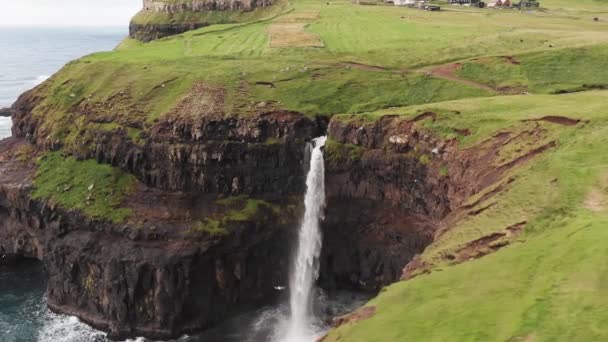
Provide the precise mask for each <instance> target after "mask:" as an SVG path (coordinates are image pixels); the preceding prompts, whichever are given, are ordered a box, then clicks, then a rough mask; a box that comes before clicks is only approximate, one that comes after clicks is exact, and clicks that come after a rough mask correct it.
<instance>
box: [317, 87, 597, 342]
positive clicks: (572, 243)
mask: <svg viewBox="0 0 608 342" xmlns="http://www.w3.org/2000/svg"><path fill="white" fill-rule="evenodd" d="M607 96H608V92H606V91H597V92H586V93H578V94H569V95H560V96H555V95H553V96H550V95H531V96H510V97H496V98H491V99H474V100H461V101H455V102H447V103H439V104H433V105H427V106H423V107H416V108H407V109H404V110H403V111H399V110H397V112H401V113H402V114H403V115H406V116H411V115H414V114H415V113H416V112H418V111H419V110H429V109H432V110H434V111H436V112H438V113H440V114H439V118H438V121H437V126H430V127H429V128H430V129H435V130H436V132H437V133H439V134H441V133H442V132H447V131H449V130H448V129H444V128H446V127H456V128H463V127H468V128H471V129H473V130H472V135H471V136H469V137H466V138H464V139H463V141H462V143H463V145H464V146H467V145H469V144H473V143H475V142H478V141H480V140H483V139H485V138H487V137H489V136H491V135H492V134H494V133H495V132H497V131H505V130H511V131H514V130H517V129H520V128H522V127H524V126H530V125H532V124H531V123H523V122H521V120H524V119H534V118H538V117H541V116H543V115H545V114H547V113H551V114H552V115H562V116H568V117H571V118H579V119H584V120H590V122H589V123H588V124H584V125H583V124H579V126H577V127H564V126H560V125H556V124H552V123H543V124H542V125H543V128H545V129H547V130H549V132H550V136H552V137H553V138H556V139H557V140H558V142H559V144H558V147H557V149H556V150H554V151H552V152H551V153H548V154H545V155H543V156H541V157H539V158H538V159H536V160H535V161H534V162H533V163H531V164H528V165H527V166H525V167H523V168H520V169H518V170H516V171H515V172H514V173H513V174H512V176H514V177H515V181H514V182H513V183H512V184H511V185H510V186H509V188H508V190H507V191H504V192H501V193H499V194H498V195H496V196H494V197H493V198H491V199H490V200H488V201H486V202H485V203H484V202H482V203H480V204H479V207H483V206H485V205H487V204H489V203H490V202H496V204H495V205H494V206H493V207H491V208H490V209H488V210H486V211H484V212H483V213H481V214H479V215H476V216H471V217H468V218H467V219H465V220H464V221H462V222H460V223H459V224H458V225H457V226H456V227H454V228H452V229H451V230H449V231H448V232H447V233H445V234H444V235H442V236H441V237H440V238H439V239H438V240H437V241H436V242H435V243H433V244H432V245H431V246H430V247H429V248H427V250H426V251H425V252H424V254H423V255H422V260H423V261H425V262H427V263H430V264H432V265H433V269H434V272H433V273H431V274H430V275H423V276H419V277H418V278H415V279H414V280H410V281H406V282H401V283H396V284H394V285H392V286H391V287H389V288H388V289H387V290H386V291H385V292H383V293H381V295H380V296H379V297H378V298H376V299H374V300H373V301H371V302H370V303H369V304H368V305H373V306H376V308H377V314H376V315H375V316H373V317H372V318H371V319H369V320H364V321H360V322H359V323H357V324H347V325H345V326H343V327H341V328H339V329H337V330H336V331H333V332H332V335H330V338H329V339H328V340H329V341H333V340H338V339H339V340H342V341H349V342H350V341H420V340H424V341H461V340H462V341H505V340H510V339H511V338H513V341H517V340H519V339H517V338H521V340H526V339H525V338H526V337H529V336H534V338H535V339H534V340H535V341H548V340H563V341H572V340H577V341H593V340H603V339H606V338H607V337H608V329H606V328H605V326H604V325H603V322H605V321H606V320H608V310H607V309H605V308H606V304H607V302H606V299H605V298H606V296H605V295H606V291H607V290H608V288H606V284H607V283H606V279H607V277H608V269H606V268H605V267H601V266H600V265H601V260H602V258H603V256H604V255H605V253H606V252H607V248H606V243H605V241H606V240H604V239H605V238H608V235H606V230H605V228H606V224H607V223H608V206H606V204H607V203H608V201H607V199H608V188H607V185H608V183H606V179H607V178H606V176H607V175H608V155H606V153H604V152H603V151H604V149H605V146H606V144H607V143H608V109H606V107H605V105H604V99H605V98H606V97H607ZM454 111H460V112H461V114H460V115H455V114H453V113H454ZM393 112H395V111H393ZM381 114H382V113H375V114H373V115H381ZM373 115H372V116H373ZM594 188H595V189H600V190H595V191H600V192H599V193H596V196H599V198H601V199H600V200H599V203H603V206H598V207H595V208H594V210H590V209H588V208H586V207H585V206H584V203H585V201H586V200H588V198H589V197H588V196H589V195H590V193H592V192H593V191H594V190H593V189H594ZM521 221H527V222H528V226H527V227H526V229H525V231H524V233H523V235H520V236H519V237H518V242H517V243H515V245H513V246H511V247H508V248H505V249H503V250H501V251H499V252H497V253H495V254H494V255H490V256H486V257H484V258H482V259H480V260H476V261H470V262H467V263H465V264H461V265H451V264H450V262H449V261H448V259H446V258H444V256H445V255H447V254H451V253H453V252H454V251H456V250H458V249H459V248H460V247H462V246H463V245H465V244H466V243H467V242H469V241H473V240H475V239H478V238H480V237H482V236H486V235H489V234H491V233H493V232H497V231H500V230H503V229H505V228H506V227H509V226H511V225H513V224H516V223H518V222H521ZM338 337H339V338H338ZM526 341H527V340H526Z"/></svg>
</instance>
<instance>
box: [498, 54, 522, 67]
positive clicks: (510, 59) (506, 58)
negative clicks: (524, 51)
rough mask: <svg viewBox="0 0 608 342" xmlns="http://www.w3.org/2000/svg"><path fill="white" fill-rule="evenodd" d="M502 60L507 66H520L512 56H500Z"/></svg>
mask: <svg viewBox="0 0 608 342" xmlns="http://www.w3.org/2000/svg"><path fill="white" fill-rule="evenodd" d="M502 58H503V59H504V60H505V62H506V63H509V64H513V65H520V64H521V63H520V62H519V61H518V60H517V59H515V57H513V56H502Z"/></svg>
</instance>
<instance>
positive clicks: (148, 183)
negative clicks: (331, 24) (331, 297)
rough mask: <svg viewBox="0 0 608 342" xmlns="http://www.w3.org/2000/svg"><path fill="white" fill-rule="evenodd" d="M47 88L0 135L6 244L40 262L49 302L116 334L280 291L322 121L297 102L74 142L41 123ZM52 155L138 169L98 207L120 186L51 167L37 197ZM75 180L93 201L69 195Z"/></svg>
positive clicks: (169, 325)
mask: <svg viewBox="0 0 608 342" xmlns="http://www.w3.org/2000/svg"><path fill="white" fill-rule="evenodd" d="M42 91H44V86H41V87H39V88H37V89H35V90H33V91H30V92H28V93H26V94H24V95H23V96H22V97H21V98H20V100H19V101H17V102H16V104H15V105H14V106H13V108H12V114H13V119H14V122H15V126H14V127H13V130H14V134H15V137H14V138H9V139H5V140H3V141H2V142H0V168H1V172H0V175H1V176H0V217H1V220H0V237H1V239H0V254H3V255H15V256H22V257H30V258H37V259H39V260H41V261H42V262H43V263H44V265H45V268H46V269H47V271H48V274H49V284H48V291H47V293H48V303H49V306H50V307H51V308H52V309H53V310H55V311H58V312H61V313H67V314H72V315H76V316H78V317H80V318H82V319H83V320H84V321H85V322H87V323H89V324H91V325H93V326H94V327H96V328H99V329H102V330H105V331H108V332H109V333H110V336H111V337H113V338H125V337H133V336H146V337H149V338H154V339H166V338H172V337H176V336H179V335H181V334H183V333H188V332H193V331H197V330H201V329H204V328H207V327H210V326H213V325H214V324H216V323H218V322H220V321H222V320H223V319H225V318H227V317H229V316H231V315H234V314H236V313H239V312H240V311H242V310H244V309H246V308H249V307H251V306H252V305H255V304H259V303H262V302H266V301H268V300H269V299H271V298H273V297H274V296H276V295H277V292H276V290H274V287H275V286H277V285H279V284H285V283H286V275H287V273H288V272H287V264H288V261H289V258H288V257H287V256H288V254H289V248H290V246H289V244H288V243H286V242H287V241H292V239H291V238H290V234H291V233H293V231H294V230H293V229H292V228H293V227H295V226H297V220H298V217H299V201H298V196H299V195H300V194H301V193H302V191H303V187H304V181H303V179H304V175H305V174H304V168H305V167H306V165H305V162H304V155H305V144H306V141H307V140H308V139H310V138H311V137H314V136H316V135H318V134H319V133H318V132H319V131H322V130H324V128H323V126H324V124H323V123H322V122H317V121H316V120H314V119H310V118H307V117H305V116H303V115H300V114H297V113H290V112H267V113H260V114H259V115H256V116H249V117H247V118H239V117H230V116H227V117H214V116H204V117H198V118H193V117H185V118H184V117H176V116H174V117H172V118H171V117H168V118H167V120H161V121H159V122H157V124H156V125H154V127H150V128H149V130H147V132H146V133H144V134H145V137H146V139H145V142H143V139H142V140H138V141H134V140H133V139H132V137H130V136H129V134H128V132H126V130H121V129H119V130H113V131H108V130H104V129H97V130H95V129H91V130H88V131H87V132H86V134H84V135H83V136H82V138H84V139H85V141H82V143H80V144H78V146H79V147H78V148H71V147H69V146H68V144H66V142H65V141H57V140H53V139H49V138H48V136H47V135H45V134H43V132H44V130H43V129H42V128H41V124H40V121H39V120H43V119H41V118H40V117H36V116H35V115H33V114H32V108H34V107H35V106H36V105H37V104H38V103H37V101H38V99H39V97H38V96H40V92H42ZM91 127H92V126H91ZM96 127H97V126H96ZM49 160H52V161H54V162H55V161H56V162H58V163H59V164H53V167H55V168H57V165H59V166H61V163H64V162H69V163H71V164H70V165H83V163H87V165H88V166H86V167H85V168H83V169H81V170H84V171H87V172H89V171H90V173H91V174H98V173H100V172H101V171H103V170H101V171H99V170H97V168H98V167H106V166H103V164H109V165H111V166H107V167H110V168H111V170H113V171H111V174H112V175H114V174H117V173H118V174H124V175H134V176H135V177H136V179H133V180H131V181H129V183H128V188H129V190H128V191H126V192H124V193H125V195H124V197H123V198H121V200H120V203H114V204H112V205H113V206H115V207H111V208H109V209H110V211H107V212H106V211H102V212H101V214H100V213H95V212H93V211H92V210H89V208H93V207H97V206H98V204H99V203H105V201H107V200H108V198H109V197H111V196H113V192H114V191H117V192H118V191H121V192H123V190H124V189H120V188H118V187H117V188H116V189H112V190H111V191H110V192H108V191H107V189H99V188H100V187H101V183H98V182H96V181H95V178H86V177H84V178H83V177H81V176H80V175H74V176H73V177H70V176H69V175H68V177H67V179H64V180H61V181H59V182H56V183H52V182H53V181H54V180H53V179H51V180H50V181H51V183H52V184H51V190H52V191H51V195H50V196H48V197H47V196H37V195H36V190H38V189H39V188H40V187H42V184H41V181H39V177H37V175H38V176H40V173H41V172H43V171H41V165H42V164H44V163H48V162H49ZM92 160H96V162H93V164H90V163H91V161H92ZM87 168H93V170H92V171H91V170H89V169H87ZM67 170H68V172H70V171H69V169H67ZM47 171H48V170H47ZM72 172H76V171H74V170H72ZM50 173H51V175H52V176H53V177H61V176H62V175H56V174H53V173H52V170H51V171H50ZM128 177H130V176H128ZM70 178H74V179H77V180H76V181H71V180H70ZM117 179H118V178H117ZM121 179H122V177H121ZM47 180H48V179H47ZM83 181H86V183H85V184H82V182H83ZM104 184H106V183H104ZM120 184H123V183H120ZM120 184H118V185H120ZM47 185H48V184H47ZM106 185H107V184H106ZM109 185H110V186H113V185H114V184H113V183H110V184H109ZM81 190H82V191H84V192H86V193H87V195H86V196H84V197H83V198H82V201H83V202H85V203H84V204H83V205H82V206H81V207H79V208H76V209H75V208H70V207H69V206H66V203H67V202H65V200H69V199H70V197H73V196H76V198H78V196H80V195H79V194H78V191H81ZM118 211H120V212H124V213H127V214H126V216H124V218H123V216H115V215H114V214H113V213H115V212H118ZM108 213H109V214H108Z"/></svg>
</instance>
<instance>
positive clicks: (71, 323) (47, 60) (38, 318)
mask: <svg viewBox="0 0 608 342" xmlns="http://www.w3.org/2000/svg"><path fill="white" fill-rule="evenodd" d="M126 35H127V28H126V27H119V28H49V27H44V28H42V27H41V28H34V27H0V108H4V107H9V106H10V105H11V104H12V103H13V102H14V101H15V100H16V99H17V97H18V96H19V95H20V94H21V93H22V92H24V91H26V90H28V89H31V88H33V87H34V86H36V85H37V84H39V83H40V82H42V81H44V80H45V79H47V78H48V77H49V76H50V75H52V74H53V73H55V72H56V71H57V70H59V69H60V68H61V67H62V66H63V65H65V64H66V63H67V62H69V61H71V60H73V59H76V58H79V57H81V56H84V55H86V54H90V53H92V52H96V51H104V50H112V49H113V48H114V47H115V46H116V45H118V43H120V41H121V40H122V39H123V38H124V37H125V36H126ZM10 127H11V120H10V119H9V118H4V117H0V139H4V138H6V137H8V136H10V134H11V133H10ZM45 289H46V276H45V274H44V270H43V269H42V267H41V266H40V265H39V264H36V263H25V264H21V265H19V266H18V267H16V268H9V267H2V266H0V342H94V341H103V340H105V338H103V337H104V336H105V335H104V334H102V333H100V332H97V331H95V330H93V329H91V328H89V327H88V326H86V325H84V324H82V323H80V322H79V321H78V319H76V318H75V317H69V316H62V315H55V314H53V313H51V312H50V311H49V310H48V309H47V307H46V300H45V297H44V295H45Z"/></svg>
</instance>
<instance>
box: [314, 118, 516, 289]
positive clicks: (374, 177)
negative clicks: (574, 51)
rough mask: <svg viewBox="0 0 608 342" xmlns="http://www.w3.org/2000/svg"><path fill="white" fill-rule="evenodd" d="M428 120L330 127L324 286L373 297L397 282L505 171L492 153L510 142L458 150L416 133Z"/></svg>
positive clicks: (347, 122) (450, 142) (453, 143)
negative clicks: (471, 200)
mask: <svg viewBox="0 0 608 342" xmlns="http://www.w3.org/2000/svg"><path fill="white" fill-rule="evenodd" d="M433 115H434V114H433V113H422V114H420V115H419V116H418V117H416V118H413V119H405V118H402V117H399V116H385V117H383V118H381V119H379V120H377V121H374V122H367V121H365V120H364V119H358V118H356V117H353V118H351V119H344V118H341V119H333V120H332V121H331V123H330V125H329V137H330V139H331V141H330V142H329V143H328V145H327V150H326V151H327V152H326V158H327V159H328V161H327V163H328V166H327V173H328V175H327V197H328V203H327V213H326V217H327V219H326V221H325V222H324V250H323V259H322V262H323V263H322V265H323V266H322V270H321V274H322V281H323V282H324V283H325V285H326V286H329V287H334V286H335V287H352V288H355V289H364V290H378V289H379V288H380V287H381V286H383V285H387V284H390V283H392V282H394V281H396V280H398V279H399V278H400V277H401V275H402V268H403V266H405V265H406V264H408V263H409V262H410V261H411V260H412V259H413V258H414V257H415V255H416V254H418V253H421V252H422V251H423V250H424V249H425V247H426V246H428V245H429V244H430V243H431V242H432V241H433V239H434V237H435V235H436V234H439V233H441V231H442V230H443V229H446V228H449V227H450V226H451V225H453V224H454V222H455V221H456V220H458V219H460V217H459V213H460V212H461V211H462V210H461V209H462V208H463V207H465V206H464V203H465V202H466V200H467V199H468V198H470V196H472V195H473V194H476V193H479V192H480V191H481V190H482V189H484V188H486V187H487V186H489V185H491V184H493V183H494V182H495V181H497V180H498V179H499V178H500V177H501V176H503V175H504V173H505V172H506V171H508V170H509V166H505V167H499V168H497V167H496V166H495V165H497V160H498V158H499V154H498V153H497V151H499V150H500V148H501V147H502V146H503V144H504V143H506V142H507V141H508V140H513V139H510V138H509V137H507V136H503V135H498V136H496V137H493V138H492V139H490V140H488V141H485V142H482V143H480V144H479V145H476V146H473V147H471V148H467V149H461V148H459V144H458V141H457V139H441V138H439V137H438V136H437V135H436V134H433V133H431V132H429V131H427V130H425V129H423V128H422V125H421V123H422V122H421V121H423V120H433ZM461 134H466V132H462V133H461Z"/></svg>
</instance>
